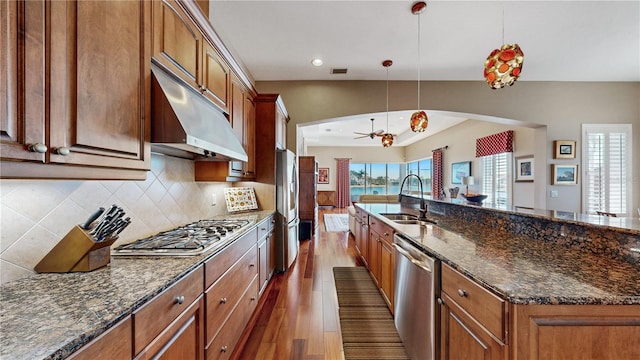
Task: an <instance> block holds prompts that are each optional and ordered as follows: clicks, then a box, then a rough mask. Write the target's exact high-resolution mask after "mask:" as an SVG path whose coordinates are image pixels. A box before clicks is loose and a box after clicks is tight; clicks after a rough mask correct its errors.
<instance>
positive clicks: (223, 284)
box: [205, 244, 258, 344]
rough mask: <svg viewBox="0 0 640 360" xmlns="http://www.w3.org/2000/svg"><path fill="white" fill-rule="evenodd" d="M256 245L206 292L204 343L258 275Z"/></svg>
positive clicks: (219, 326)
mask: <svg viewBox="0 0 640 360" xmlns="http://www.w3.org/2000/svg"><path fill="white" fill-rule="evenodd" d="M257 246H258V245H257V244H254V245H253V247H252V248H251V249H249V251H247V253H246V254H245V255H244V256H243V257H242V258H241V259H240V261H238V262H237V263H236V264H235V265H233V267H231V269H230V270H229V272H228V273H226V274H225V275H223V276H222V277H221V278H220V279H219V280H218V281H217V282H216V283H215V284H213V286H211V288H210V289H208V290H207V292H206V303H207V325H206V326H207V328H206V337H205V339H206V343H207V344H208V343H209V342H210V341H211V340H212V339H213V337H214V336H215V335H216V334H217V333H218V331H219V330H220V328H221V327H222V325H223V323H224V321H225V319H226V318H227V317H228V316H229V313H231V310H233V308H234V307H235V306H236V304H237V303H238V301H239V300H240V298H241V297H242V294H243V293H244V291H245V290H246V289H247V286H248V285H249V284H250V283H251V281H252V280H253V278H254V277H255V276H256V274H257V273H258V270H257V266H256V264H257V261H258V250H257Z"/></svg>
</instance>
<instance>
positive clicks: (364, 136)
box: [354, 134, 369, 139]
mask: <svg viewBox="0 0 640 360" xmlns="http://www.w3.org/2000/svg"><path fill="white" fill-rule="evenodd" d="M366 137H369V134H365V135H363V136H358V137H354V139H362V138H366Z"/></svg>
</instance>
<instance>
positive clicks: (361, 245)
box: [354, 207, 369, 269]
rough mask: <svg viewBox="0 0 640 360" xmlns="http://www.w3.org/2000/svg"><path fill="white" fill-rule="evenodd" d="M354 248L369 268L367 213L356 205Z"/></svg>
mask: <svg viewBox="0 0 640 360" xmlns="http://www.w3.org/2000/svg"><path fill="white" fill-rule="evenodd" d="M355 220H356V229H355V230H356V233H355V234H354V237H355V240H356V248H357V249H358V252H359V254H360V258H361V259H362V262H363V263H364V266H365V267H366V268H367V269H368V268H369V251H368V249H369V215H368V214H367V213H366V212H365V211H364V210H362V209H360V208H358V207H356V218H355Z"/></svg>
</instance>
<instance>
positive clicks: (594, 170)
mask: <svg viewBox="0 0 640 360" xmlns="http://www.w3.org/2000/svg"><path fill="white" fill-rule="evenodd" d="M631 149H632V147H631V125H630V124H622V125H611V124H607V125H592V124H589V125H582V152H583V156H582V159H583V163H582V168H583V169H584V171H583V173H584V174H585V175H584V181H583V182H582V193H583V199H582V212H585V213H588V214H594V213H595V212H596V211H605V212H612V213H616V214H618V215H621V216H630V212H631V198H632V194H631V176H632V174H631V173H630V172H631Z"/></svg>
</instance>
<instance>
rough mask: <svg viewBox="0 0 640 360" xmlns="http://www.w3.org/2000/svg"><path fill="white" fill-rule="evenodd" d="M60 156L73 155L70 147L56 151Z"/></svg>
mask: <svg viewBox="0 0 640 360" xmlns="http://www.w3.org/2000/svg"><path fill="white" fill-rule="evenodd" d="M54 152H55V153H56V154H58V155H62V156H67V155H69V154H71V150H70V149H69V148H68V147H59V148H56V149H55V151H54Z"/></svg>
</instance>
